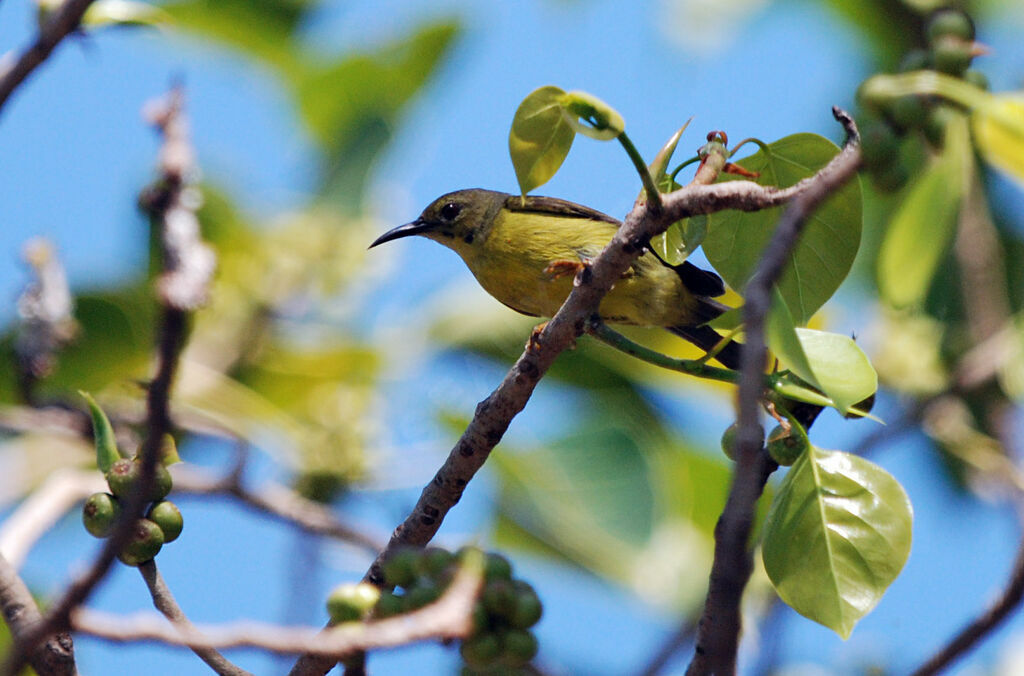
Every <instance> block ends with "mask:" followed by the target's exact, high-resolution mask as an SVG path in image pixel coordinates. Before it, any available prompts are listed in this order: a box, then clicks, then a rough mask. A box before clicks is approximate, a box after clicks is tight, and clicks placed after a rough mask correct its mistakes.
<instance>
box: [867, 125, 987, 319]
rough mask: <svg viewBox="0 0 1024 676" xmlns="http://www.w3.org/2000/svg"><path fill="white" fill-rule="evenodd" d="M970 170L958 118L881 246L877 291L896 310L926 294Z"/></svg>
mask: <svg viewBox="0 0 1024 676" xmlns="http://www.w3.org/2000/svg"><path fill="white" fill-rule="evenodd" d="M970 164H971V148H970V144H969V141H968V135H967V121H966V119H965V118H963V117H962V116H961V117H958V118H957V119H955V120H952V121H950V123H949V124H948V126H947V128H946V142H945V146H944V150H943V152H942V154H941V155H939V156H938V158H936V160H935V161H933V162H932V164H931V166H929V167H928V168H927V169H926V170H925V171H924V173H922V174H921V175H920V176H919V177H918V178H917V179H916V180H915V182H914V184H913V185H912V186H911V187H910V188H909V189H908V191H907V195H906V197H905V198H904V200H903V202H902V204H900V206H899V207H898V208H897V210H896V212H895V214H894V215H893V217H892V221H891V222H890V223H889V227H888V229H887V230H886V234H885V239H884V240H883V241H882V247H881V249H880V250H879V253H878V286H879V291H880V292H881V295H882V297H883V298H884V299H885V300H886V301H888V302H889V303H890V304H891V305H893V306H894V307H906V306H908V305H917V304H919V303H920V302H921V301H922V300H923V299H924V297H925V294H926V293H927V292H928V289H929V287H930V286H931V282H932V279H933V277H934V276H935V272H936V270H937V269H938V265H939V261H940V260H941V259H942V256H943V254H944V253H945V252H946V250H947V248H948V247H949V243H950V241H951V240H952V239H953V233H954V232H955V230H956V223H957V210H958V208H959V206H960V199H961V197H962V196H963V191H964V189H965V188H966V186H967V172H968V171H969V170H970Z"/></svg>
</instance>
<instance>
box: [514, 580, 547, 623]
mask: <svg viewBox="0 0 1024 676" xmlns="http://www.w3.org/2000/svg"><path fill="white" fill-rule="evenodd" d="M527 587H528V588H526V589H524V588H522V587H520V586H519V584H516V585H515V588H516V600H515V608H514V609H513V610H512V614H511V615H510V616H509V618H508V623H509V624H510V625H511V626H512V627H513V628H515V629H529V628H530V627H532V626H533V625H535V624H537V622H539V621H540V617H541V615H543V614H544V606H543V604H541V602H540V597H539V596H537V592H535V591H534V590H533V588H532V587H530V586H529V585H527Z"/></svg>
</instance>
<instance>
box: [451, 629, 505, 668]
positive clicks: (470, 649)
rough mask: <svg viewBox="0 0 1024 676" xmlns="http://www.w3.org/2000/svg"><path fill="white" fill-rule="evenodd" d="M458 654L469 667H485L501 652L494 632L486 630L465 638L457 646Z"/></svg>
mask: <svg viewBox="0 0 1024 676" xmlns="http://www.w3.org/2000/svg"><path fill="white" fill-rule="evenodd" d="M459 654H460V655H462V659H464V660H465V661H466V664H468V665H469V666H471V667H486V666H488V665H490V664H491V663H492V662H494V660H495V659H497V657H498V655H499V654H501V641H500V640H499V639H498V635H497V634H495V633H494V632H490V631H489V632H487V633H484V634H480V635H478V636H474V637H472V638H468V639H465V640H464V641H463V642H462V645H461V646H459Z"/></svg>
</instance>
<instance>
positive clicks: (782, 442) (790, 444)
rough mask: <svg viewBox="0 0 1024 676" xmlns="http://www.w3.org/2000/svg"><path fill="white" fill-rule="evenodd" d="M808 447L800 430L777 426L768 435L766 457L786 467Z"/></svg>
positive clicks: (805, 437) (805, 436) (805, 438)
mask: <svg viewBox="0 0 1024 676" xmlns="http://www.w3.org/2000/svg"><path fill="white" fill-rule="evenodd" d="M809 446H810V444H809V442H808V441H807V435H805V434H801V432H800V430H798V429H794V428H790V429H789V430H788V431H787V430H786V428H785V427H783V426H782V425H777V426H776V427H775V429H773V430H772V431H771V434H769V435H768V455H770V456H771V457H772V460H774V461H775V462H777V463H779V464H780V465H782V466H783V467H788V466H789V465H792V464H793V463H794V462H796V461H797V458H799V457H800V455H801V454H803V452H804V451H805V450H807V448H808V447H809Z"/></svg>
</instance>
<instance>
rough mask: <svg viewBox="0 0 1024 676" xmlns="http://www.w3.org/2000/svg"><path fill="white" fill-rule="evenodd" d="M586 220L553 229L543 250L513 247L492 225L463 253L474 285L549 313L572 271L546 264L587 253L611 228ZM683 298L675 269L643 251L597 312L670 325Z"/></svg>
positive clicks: (683, 306)
mask: <svg viewBox="0 0 1024 676" xmlns="http://www.w3.org/2000/svg"><path fill="white" fill-rule="evenodd" d="M589 225H591V224H585V225H584V224H580V222H579V220H578V219H575V220H574V222H573V223H572V226H573V229H572V230H571V231H567V232H562V233H553V234H557V235H561V236H560V237H553V238H552V239H550V240H548V241H547V242H546V246H544V247H543V251H542V250H540V249H538V248H534V247H531V246H529V245H527V246H525V247H516V246H514V243H513V242H512V241H509V240H508V239H505V240H502V239H500V237H501V234H502V233H501V231H500V229H496V230H495V232H492V233H491V236H490V237H489V238H488V241H487V243H486V245H485V246H484V247H481V248H480V249H477V250H476V251H475V252H474V253H475V254H476V255H470V256H465V255H464V256H463V258H465V259H466V264H467V265H468V266H469V269H470V270H471V271H472V272H473V275H474V276H475V277H476V279H477V281H478V282H479V283H480V285H481V286H482V287H483V288H484V289H485V290H486V291H487V292H488V293H490V294H491V295H492V296H494V297H495V298H496V299H497V300H499V301H501V302H502V303H504V304H505V305H507V306H509V307H511V308H512V309H514V310H517V311H519V312H522V313H525V314H530V315H536V316H540V317H551V316H553V315H554V314H555V313H556V312H557V311H558V308H560V307H561V306H562V303H564V302H565V299H566V297H568V295H569V293H570V292H571V291H572V284H573V275H572V273H571V272H570V273H569V274H567V275H565V276H562V277H554V276H553V275H552V274H551V273H550V272H548V271H547V270H548V267H549V266H550V265H551V264H552V263H555V262H557V261H570V262H574V263H576V262H580V261H581V260H583V259H590V258H593V257H594V256H596V255H597V254H598V253H600V251H601V249H602V248H603V247H604V245H605V244H607V242H608V241H609V240H610V239H611V237H612V234H613V233H614V226H607V225H606V224H603V223H593V224H592V225H593V228H594V230H595V231H596V232H595V231H591V232H587V231H586V229H587V228H588V226H589ZM581 230H582V231H583V233H584V234H588V235H589V237H588V239H587V240H586V241H580V239H579V238H580V235H581ZM602 230H603V231H602ZM519 239H526V240H530V239H531V238H519ZM460 253H461V252H460ZM689 301H690V298H689V294H688V293H687V292H686V291H685V289H684V288H683V285H682V282H681V281H680V279H679V276H678V275H677V274H676V273H675V271H674V270H672V269H671V268H669V267H666V266H665V265H663V264H662V263H661V262H660V261H658V260H657V259H655V258H654V257H653V256H652V255H651V254H645V255H644V256H643V257H641V259H640V260H638V261H637V262H636V263H635V264H634V266H633V268H632V269H631V270H630V271H629V272H628V273H627V274H626V276H624V277H623V278H622V279H620V280H619V281H617V282H616V283H615V286H614V287H613V288H612V290H611V291H610V292H609V293H608V294H607V295H606V296H605V297H604V299H603V300H602V302H601V305H600V308H599V310H598V312H599V314H600V315H601V317H602V318H603V319H604V320H605V321H607V322H610V323H617V324H635V325H640V326H676V325H680V324H684V323H687V322H686V321H685V319H686V317H687V309H688V305H689Z"/></svg>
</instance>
